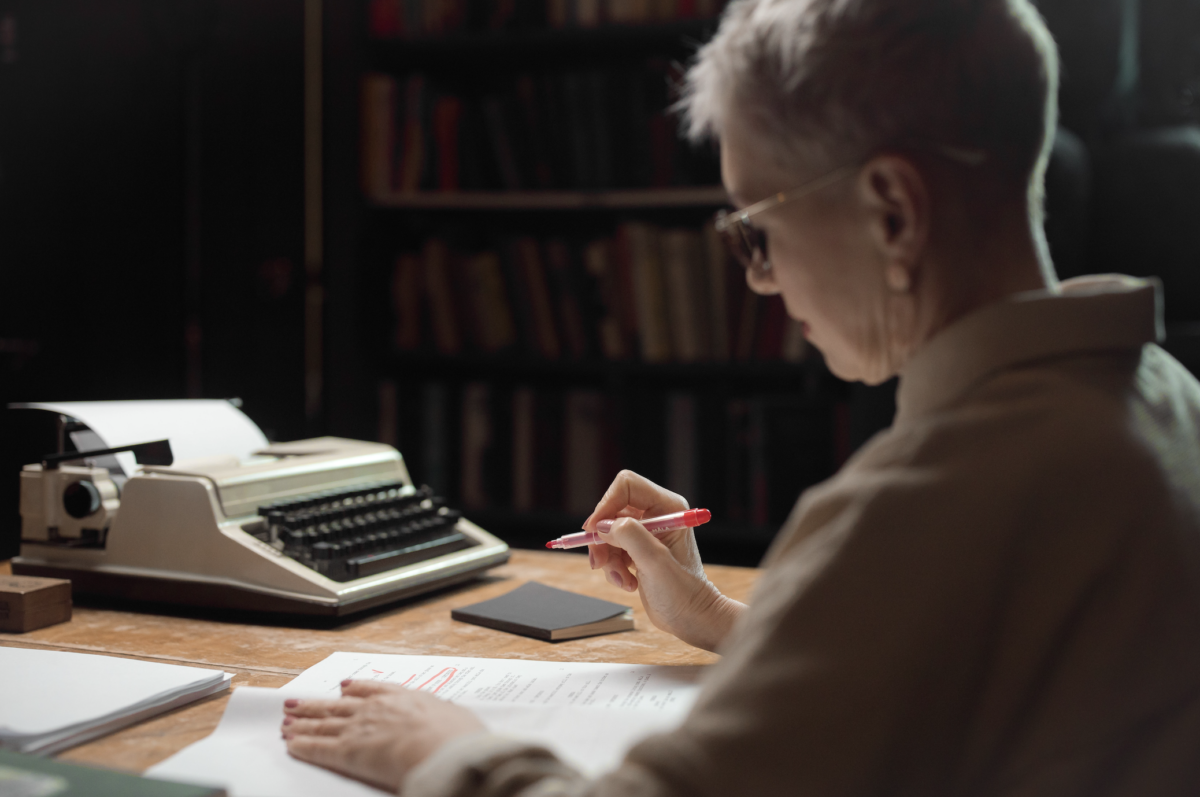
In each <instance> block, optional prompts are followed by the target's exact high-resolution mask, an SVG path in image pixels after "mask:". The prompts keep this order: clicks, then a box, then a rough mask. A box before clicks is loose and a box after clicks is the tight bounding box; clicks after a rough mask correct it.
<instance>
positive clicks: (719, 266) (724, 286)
mask: <svg viewBox="0 0 1200 797" xmlns="http://www.w3.org/2000/svg"><path fill="white" fill-rule="evenodd" d="M704 262H705V267H706V277H707V288H708V319H707V326H708V331H709V345H710V350H711V352H712V358H713V360H715V361H716V362H728V361H729V352H730V345H729V338H730V335H729V330H730V327H731V323H730V321H731V320H730V315H729V274H730V271H731V269H730V263H729V253H728V252H727V251H726V248H725V243H724V242H723V241H722V240H721V234H720V233H718V232H717V230H716V228H715V227H714V226H713V225H712V224H711V223H710V224H708V225H706V226H705V228H704ZM738 276H739V277H744V275H743V274H741V273H740V270H739V273H738ZM742 284H743V285H744V284H745V280H744V279H743V280H742Z"/></svg>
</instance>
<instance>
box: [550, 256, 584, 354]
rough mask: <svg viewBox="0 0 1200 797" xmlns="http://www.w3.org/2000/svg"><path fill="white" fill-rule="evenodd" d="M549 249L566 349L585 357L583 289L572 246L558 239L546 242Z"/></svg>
mask: <svg viewBox="0 0 1200 797" xmlns="http://www.w3.org/2000/svg"><path fill="white" fill-rule="evenodd" d="M545 252H546V274H547V276H548V277H549V283H550V289H551V293H552V294H553V301H554V306H555V307H557V308H558V320H559V328H560V329H561V330H562V333H563V340H564V343H565V344H566V345H565V348H566V351H567V353H568V354H569V355H570V356H571V357H572V358H574V359H576V360H582V359H584V358H585V357H587V356H588V354H589V346H588V336H587V332H586V330H585V328H584V316H583V309H582V307H581V304H582V302H581V301H580V299H581V297H580V295H579V294H580V291H579V289H578V286H577V284H576V281H575V279H574V268H573V264H572V257H571V248H570V246H569V245H568V244H567V242H566V241H564V240H562V239H561V238H555V239H552V240H549V241H547V242H546V245H545Z"/></svg>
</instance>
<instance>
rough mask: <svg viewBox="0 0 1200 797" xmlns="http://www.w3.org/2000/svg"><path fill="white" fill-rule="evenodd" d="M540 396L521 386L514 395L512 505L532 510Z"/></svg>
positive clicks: (534, 495) (519, 509) (523, 509)
mask: <svg viewBox="0 0 1200 797" xmlns="http://www.w3.org/2000/svg"><path fill="white" fill-rule="evenodd" d="M536 424H537V398H536V394H535V393H534V391H533V388H530V387H518V388H517V389H516V390H514V391H513V396H512V453H513V458H512V482H513V493H512V506H513V509H515V510H517V511H519V512H528V511H530V510H532V509H533V508H534V506H535V502H536V496H537V494H536V491H535V485H536V476H537V472H536V465H535V457H536V453H537V441H536V439H535V432H536Z"/></svg>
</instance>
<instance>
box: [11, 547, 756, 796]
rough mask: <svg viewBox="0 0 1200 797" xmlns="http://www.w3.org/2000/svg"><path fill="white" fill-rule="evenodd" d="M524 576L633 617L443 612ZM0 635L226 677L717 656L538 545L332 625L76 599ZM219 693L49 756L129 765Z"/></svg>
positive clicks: (738, 587) (218, 706)
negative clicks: (574, 624)
mask: <svg viewBox="0 0 1200 797" xmlns="http://www.w3.org/2000/svg"><path fill="white" fill-rule="evenodd" d="M707 570H708V574H709V578H711V579H712V581H713V583H715V584H716V585H717V587H718V588H720V589H721V591H722V592H724V593H725V594H726V595H729V596H730V597H732V598H737V599H739V600H746V599H748V598H749V595H750V591H751V589H752V588H753V585H754V582H755V580H756V579H757V577H758V571H757V570H753V569H749V568H740V567H722V566H712V567H709V568H707ZM8 572H10V568H9V564H8V563H7V562H4V563H0V574H3V573H8ZM526 581H540V582H542V583H544V584H549V585H551V586H554V587H559V588H561V589H568V590H572V591H574V592H579V593H581V594H584V595H591V596H593V597H597V598H602V599H604V600H609V601H613V602H616V603H623V604H625V605H627V606H630V607H632V608H633V612H634V622H635V625H636V628H635V630H634V631H628V632H624V633H619V634H611V635H608V636H600V637H591V638H588V639H576V640H569V641H566V642H556V643H550V642H541V641H538V640H534V639H528V638H526V637H519V636H514V635H512V634H506V633H504V632H502V631H495V630H492V629H488V628H483V627H481V626H476V625H470V624H467V623H460V622H456V621H454V620H451V619H450V610H451V609H454V608H458V607H460V606H466V605H467V604H470V603H476V602H478V601H481V600H487V599H489V598H494V597H497V596H499V595H502V594H504V593H505V592H508V591H509V590H511V589H514V588H516V587H518V586H520V585H521V584H524V583H525V582H526ZM0 645H9V646H14V647H29V648H40V649H44V650H67V651H76V652H81V653H101V654H107V655H115V656H124V657H128V658H136V659H143V660H147V661H162V662H167V663H173V664H189V665H196V666H204V667H214V668H219V669H223V670H225V671H227V672H231V673H234V679H233V686H234V688H237V687H239V686H266V687H279V686H283V685H284V684H285V683H287V682H288V681H290V680H291V679H292V678H294V677H295V676H297V675H299V674H300V673H301V672H303V671H304V670H305V669H307V668H308V667H311V666H312V665H314V664H316V663H317V662H319V661H321V660H322V659H324V658H325V657H326V656H328V655H329V654H330V653H334V652H336V651H352V652H363V653H409V654H426V655H457V656H473V657H487V658H507V659H544V660H554V661H597V662H600V661H606V662H621V663H629V664H709V663H712V662H714V661H716V658H717V657H716V656H714V655H713V654H711V653H707V652H705V651H701V650H697V649H695V648H692V647H690V646H688V645H686V644H684V643H683V642H680V641H679V640H678V639H676V638H675V637H673V636H671V635H670V634H667V633H665V632H663V631H659V630H658V629H657V628H655V627H654V626H653V625H652V624H651V623H650V620H649V619H648V618H647V616H646V612H645V610H644V609H643V608H642V605H641V602H640V600H639V599H638V596H637V594H636V593H633V594H630V593H625V592H621V591H620V590H618V589H616V588H615V587H613V586H612V585H610V584H609V583H608V582H606V581H605V580H604V579H603V577H602V576H601V574H600V573H599V572H592V571H590V570H589V569H588V565H587V559H586V557H583V556H579V555H573V554H565V553H551V552H549V551H544V552H543V551H513V553H512V559H511V560H510V561H509V563H508V564H506V565H504V566H502V567H498V568H495V569H494V570H492V571H490V572H489V573H488V575H487V576H485V577H484V578H482V579H479V580H477V581H474V582H470V583H468V584H465V585H462V586H460V587H455V588H452V589H449V590H443V591H441V592H438V593H435V594H433V595H428V596H425V597H423V598H420V599H416V600H410V601H406V602H403V603H400V604H397V605H395V606H392V607H389V608H384V609H381V610H378V611H375V612H370V613H368V614H366V615H364V616H360V617H358V618H350V619H349V620H346V621H342V622H341V623H339V624H336V625H331V624H313V623H311V622H306V623H304V624H289V623H287V622H284V621H279V620H272V619H269V618H263V617H257V616H254V617H252V616H246V615H233V614H229V613H225V614H213V613H211V612H210V613H203V612H182V613H179V612H177V613H175V614H151V613H149V612H148V611H147V610H146V609H145V607H138V608H137V609H136V610H134V609H131V608H128V607H122V608H104V607H98V606H89V605H87V604H83V605H79V604H77V605H76V606H75V612H74V616H73V617H72V619H71V621H70V622H67V623H62V624H60V625H55V626H50V627H48V628H42V629H39V630H37V631H32V632H30V633H27V634H0ZM228 700H229V697H228V694H225V695H217V696H214V697H211V698H208V699H206V700H203V701H200V702H198V703H194V704H191V705H188V706H184V707H182V708H180V709H177V710H175V711H172V712H170V713H168V714H164V715H161V716H158V717H155V718H153V719H150V720H147V721H145V722H142V723H139V724H137V725H135V726H132V727H130V728H126V729H124V730H122V731H118V732H117V733H114V734H112V735H110V736H107V737H104V738H102V739H98V740H96V741H94V742H89V743H88V744H84V745H81V746H79V747H76V748H74V749H72V750H68V751H66V752H64V753H63V754H62V755H61V757H62V758H64V759H68V760H72V761H80V762H87V763H93V764H100V765H103V766H109V767H114V768H119V769H126V770H132V771H138V772H140V771H142V770H144V769H146V768H147V767H149V766H152V765H153V764H155V763H158V762H159V761H161V760H163V759H164V758H167V757H168V756H170V755H172V754H174V753H175V752H177V751H179V750H181V749H183V748H184V747H186V746H187V745H189V744H191V743H193V742H195V741H198V740H199V739H202V738H204V737H205V736H207V735H208V734H209V733H211V732H212V731H213V729H214V728H216V726H217V722H218V721H219V720H220V718H221V714H222V713H223V712H224V710H225V705H226V703H227V702H228Z"/></svg>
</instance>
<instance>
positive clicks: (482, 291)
mask: <svg viewBox="0 0 1200 797" xmlns="http://www.w3.org/2000/svg"><path fill="white" fill-rule="evenodd" d="M472 264H473V268H474V279H475V284H476V289H477V291H478V297H479V313H480V316H481V318H483V319H484V324H485V325H486V328H487V330H488V334H487V342H486V344H485V346H484V349H485V350H486V351H488V352H498V351H503V350H505V349H508V348H511V347H512V346H514V345H516V343H517V325H516V322H515V321H514V320H513V312H512V305H511V304H510V303H509V301H508V294H507V292H506V291H505V288H504V275H503V273H502V266H501V264H500V257H499V255H497V254H496V253H495V252H481V253H479V254H477V255H475V256H474V257H473V258H472Z"/></svg>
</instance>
